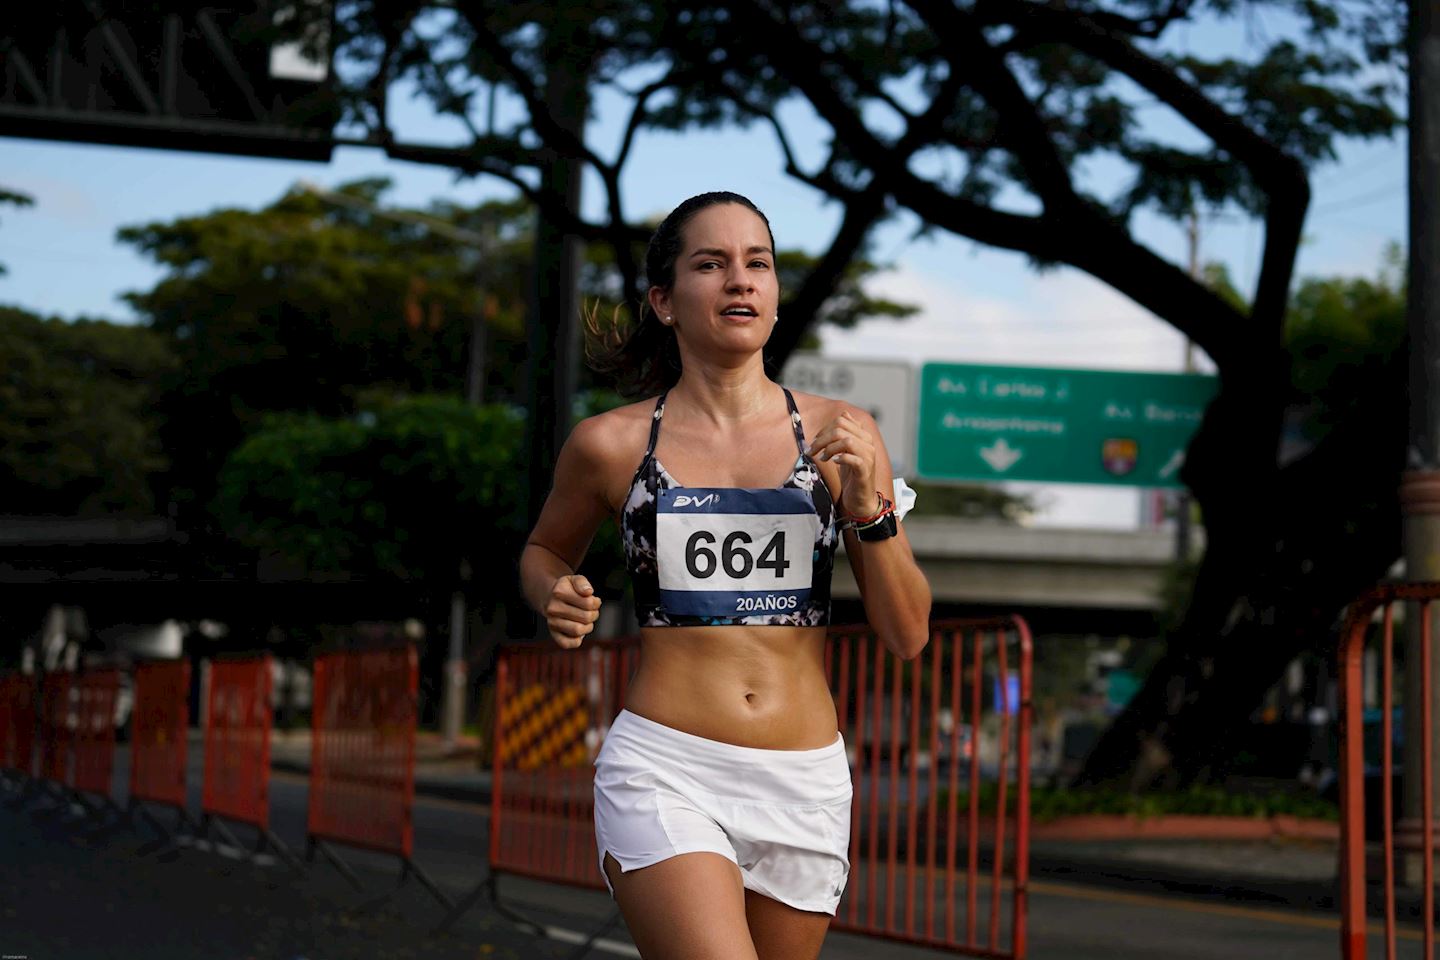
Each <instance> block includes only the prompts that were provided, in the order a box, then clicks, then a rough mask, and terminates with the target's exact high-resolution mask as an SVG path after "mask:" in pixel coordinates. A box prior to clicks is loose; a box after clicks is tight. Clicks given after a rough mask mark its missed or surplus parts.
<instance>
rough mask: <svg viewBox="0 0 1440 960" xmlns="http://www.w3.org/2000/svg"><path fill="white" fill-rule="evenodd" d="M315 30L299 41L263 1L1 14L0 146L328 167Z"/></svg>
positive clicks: (63, 0) (322, 53)
mask: <svg viewBox="0 0 1440 960" xmlns="http://www.w3.org/2000/svg"><path fill="white" fill-rule="evenodd" d="M327 22H328V21H325V20H324V19H322V20H320V21H317V23H316V24H314V25H312V26H311V28H310V35H309V36H308V37H304V36H301V35H299V34H298V30H290V31H287V30H285V29H284V24H283V23H278V24H277V22H276V17H275V15H274V14H273V13H272V11H271V5H270V4H269V3H268V2H264V0H262V2H259V3H256V2H254V0H251V2H248V3H242V4H233V3H232V4H230V5H228V6H227V5H225V4H223V3H221V4H219V5H208V6H205V7H203V8H202V7H198V6H197V5H196V4H193V3H178V2H177V3H155V2H151V3H136V2H116V0H108V2H101V0H60V2H43V3H36V4H34V5H33V8H32V9H30V10H22V11H16V10H13V9H12V10H11V11H9V12H7V14H6V16H5V17H4V18H0V136H20V137H38V138H42V139H51V140H68V141H74V142H79V143H106V144H117V145H124V146H142V147H159V148H165V149H179V150H202V151H207V152H213V153H229V154H246V155H251V156H267V157H282V158H288V159H305V160H319V161H324V160H328V159H329V157H330V153H331V150H332V149H333V147H334V144H335V139H334V136H333V132H334V127H335V124H336V121H337V120H338V118H339V103H338V100H337V98H336V96H335V95H334V91H333V89H332V85H331V83H330V76H331V70H330V53H329V35H328V33H327V32H326V24H327ZM307 39H308V40H310V41H312V42H311V43H309V44H308V45H307V44H305V43H304V42H303V41H304V40H307ZM307 46H308V47H310V48H311V49H309V51H308V53H307V51H306V47H307Z"/></svg>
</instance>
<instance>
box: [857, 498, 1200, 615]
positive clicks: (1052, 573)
mask: <svg viewBox="0 0 1440 960" xmlns="http://www.w3.org/2000/svg"><path fill="white" fill-rule="evenodd" d="M905 532H906V533H907V534H908V535H909V537H910V543H911V545H912V547H913V548H914V551H915V558H916V560H918V561H919V563H920V567H921V569H923V570H924V571H925V575H926V577H927V578H928V579H929V581H930V587H931V590H933V591H934V597H935V603H936V605H937V607H938V606H939V605H941V604H945V605H947V606H948V605H964V606H970V605H979V606H985V607H1013V608H1025V609H1037V608H1063V609H1068V610H1075V609H1082V608H1086V609H1092V610H1096V611H1100V610H1106V611H1115V612H1120V611H1126V612H1131V613H1142V614H1149V615H1154V614H1156V613H1158V612H1159V610H1160V588H1161V582H1162V579H1163V575H1164V572H1165V568H1166V567H1167V566H1168V565H1169V563H1170V562H1171V560H1172V559H1173V557H1174V555H1175V535H1174V533H1172V532H1169V531H1154V530H1134V531H1131V530H1123V531H1122V530H1068V529H1056V528H1049V527H1022V526H1013V525H1009V524H1002V523H995V522H985V521H975V520H958V519H953V518H948V517H917V516H912V517H910V518H909V519H907V520H906V521H905ZM1197 534H1198V531H1197ZM1202 546H1203V537H1202V536H1199V535H1197V536H1196V543H1195V548H1196V549H1197V550H1198V549H1200V548H1202ZM836 568H837V569H836V575H835V580H834V591H835V597H836V599H850V598H856V597H858V596H859V592H858V591H857V590H856V588H855V578H854V576H853V575H852V574H851V572H850V565H849V563H848V562H847V561H846V559H845V554H844V551H843V550H841V551H840V553H839V555H838V556H837V557H836Z"/></svg>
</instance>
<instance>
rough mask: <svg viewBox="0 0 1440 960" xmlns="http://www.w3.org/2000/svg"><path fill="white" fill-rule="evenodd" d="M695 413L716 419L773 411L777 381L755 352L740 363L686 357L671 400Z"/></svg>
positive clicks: (739, 418)
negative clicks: (775, 382) (703, 360)
mask: <svg viewBox="0 0 1440 960" xmlns="http://www.w3.org/2000/svg"><path fill="white" fill-rule="evenodd" d="M676 397H678V398H680V401H681V404H682V406H683V407H685V408H686V409H687V410H689V411H691V412H692V414H694V415H697V416H701V417H705V418H707V419H710V420H713V421H714V422H716V423H724V422H732V421H738V420H749V419H752V418H753V417H756V416H763V415H765V414H770V413H773V412H774V404H775V384H774V382H772V381H771V379H770V378H769V377H767V376H765V363H764V360H763V359H762V358H761V356H760V354H758V353H757V354H755V355H754V356H753V357H751V358H750V359H748V360H747V361H746V362H745V363H744V364H742V365H741V366H738V367H722V366H718V365H715V364H705V363H696V362H694V361H693V360H690V359H687V360H685V361H684V372H682V373H681V374H680V379H679V381H678V382H676V384H675V386H673V387H671V388H670V398H671V400H673V399H675V398H676Z"/></svg>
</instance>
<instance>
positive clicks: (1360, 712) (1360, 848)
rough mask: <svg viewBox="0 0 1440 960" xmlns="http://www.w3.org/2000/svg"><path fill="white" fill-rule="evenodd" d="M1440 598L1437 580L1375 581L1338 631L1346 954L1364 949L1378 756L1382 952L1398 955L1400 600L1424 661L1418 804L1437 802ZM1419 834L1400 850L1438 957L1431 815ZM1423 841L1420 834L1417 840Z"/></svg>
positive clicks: (1356, 959)
mask: <svg viewBox="0 0 1440 960" xmlns="http://www.w3.org/2000/svg"><path fill="white" fill-rule="evenodd" d="M1436 599H1440V583H1404V584H1386V585H1382V586H1379V587H1376V588H1374V589H1372V590H1370V591H1368V592H1366V593H1365V594H1363V595H1362V596H1360V597H1359V598H1358V599H1357V600H1356V601H1355V602H1354V603H1352V604H1351V605H1350V610H1349V613H1348V615H1347V617H1346V621H1345V628H1344V632H1343V634H1342V635H1341V638H1340V654H1339V660H1340V711H1341V718H1340V719H1341V723H1340V726H1341V737H1342V740H1341V748H1340V790H1341V794H1340V806H1341V810H1340V883H1341V902H1340V910H1341V919H1340V943H1341V955H1342V956H1343V957H1344V958H1345V960H1365V957H1366V926H1367V925H1366V900H1367V897H1366V894H1367V886H1366V869H1365V868H1366V863H1365V859H1366V843H1365V840H1366V837H1365V826H1366V820H1367V817H1366V809H1365V794H1366V790H1365V779H1366V776H1365V774H1366V762H1367V759H1368V760H1369V761H1370V762H1376V761H1378V762H1379V767H1380V776H1379V779H1380V791H1379V792H1380V809H1379V811H1378V817H1377V819H1378V820H1379V821H1380V825H1381V842H1382V846H1381V853H1382V856H1383V867H1382V868H1381V869H1382V872H1383V874H1384V913H1385V933H1384V935H1385V956H1386V958H1387V960H1394V957H1395V955H1396V935H1397V927H1396V912H1397V911H1396V889H1395V888H1396V849H1397V843H1396V840H1397V830H1396V823H1395V805H1394V804H1395V797H1394V787H1393V783H1392V773H1393V770H1394V765H1395V762H1396V757H1395V750H1394V743H1395V725H1394V724H1395V714H1396V712H1397V709H1398V708H1402V707H1404V708H1408V706H1409V705H1408V704H1405V703H1403V699H1404V698H1403V697H1402V698H1400V702H1397V698H1396V696H1395V689H1394V679H1395V676H1394V674H1395V670H1394V665H1395V654H1396V650H1395V604H1396V603H1403V602H1410V603H1413V604H1414V606H1411V607H1409V608H1408V611H1407V613H1406V616H1407V617H1409V616H1414V617H1418V623H1419V624H1420V650H1421V655H1420V663H1418V664H1409V665H1407V669H1408V670H1409V671H1415V672H1418V679H1419V683H1418V685H1417V684H1414V683H1411V684H1407V689H1408V690H1409V692H1411V693H1413V694H1414V695H1417V696H1418V697H1419V700H1420V705H1419V706H1420V728H1421V738H1420V740H1421V742H1420V764H1421V771H1420V784H1421V786H1420V789H1421V809H1422V810H1424V811H1427V812H1428V811H1432V810H1434V799H1435V798H1434V796H1433V788H1432V784H1433V779H1434V770H1433V763H1432V760H1431V754H1432V750H1433V747H1434V744H1433V732H1432V717H1431V697H1432V696H1433V695H1434V690H1433V689H1432V687H1431V683H1430V677H1431V663H1432V661H1433V657H1434V653H1433V644H1432V636H1431V632H1432V630H1431V623H1430V616H1431V604H1432V603H1433V602H1434V601H1435V600H1436ZM1377 615H1378V616H1379V617H1380V630H1379V631H1378V637H1374V638H1373V639H1374V642H1375V643H1376V645H1377V647H1378V650H1377V652H1378V654H1379V669H1380V676H1379V677H1378V680H1379V700H1380V717H1379V720H1380V743H1379V751H1378V752H1379V756H1378V757H1377V756H1371V757H1369V758H1367V757H1366V755H1365V754H1366V751H1365V739H1366V737H1365V687H1366V683H1365V652H1366V649H1367V640H1370V639H1371V637H1370V634H1371V633H1372V631H1371V630H1370V627H1371V624H1372V623H1373V622H1374V621H1375V618H1376V617H1377ZM1420 820H1421V823H1420V824H1419V830H1418V836H1416V837H1409V838H1407V839H1408V840H1409V842H1408V843H1406V844H1404V846H1405V848H1406V850H1405V852H1404V853H1402V856H1403V855H1406V854H1409V855H1414V854H1416V853H1418V855H1419V859H1420V867H1421V871H1422V876H1421V883H1420V896H1421V900H1422V906H1421V913H1420V916H1421V918H1422V924H1423V932H1422V934H1421V937H1422V940H1423V945H1424V952H1423V954H1422V956H1423V957H1424V958H1425V960H1434V957H1435V922H1434V917H1435V875H1434V864H1435V836H1434V824H1433V821H1432V819H1431V817H1430V816H1422V817H1421V818H1420ZM1416 841H1418V842H1416Z"/></svg>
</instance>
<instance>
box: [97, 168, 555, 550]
mask: <svg viewBox="0 0 1440 960" xmlns="http://www.w3.org/2000/svg"><path fill="white" fill-rule="evenodd" d="M388 188H389V182H388V181H387V180H383V179H369V180H360V181H356V182H354V183H350V184H347V185H345V186H342V187H340V188H338V192H339V193H340V194H342V195H344V196H350V197H353V198H355V199H356V200H357V201H360V202H362V203H367V202H375V201H378V200H379V199H380V198H381V197H382V196H383V195H384V193H385V191H386V190H387V189H388ZM400 213H401V214H402V215H404V214H410V215H412V216H413V217H414V218H415V219H412V220H409V221H405V222H396V221H395V220H393V219H388V218H384V217H379V216H376V215H374V214H372V213H370V212H368V211H367V210H365V209H363V208H360V209H356V208H354V207H352V206H350V205H348V204H337V203H332V202H328V201H324V200H322V199H320V198H319V197H317V196H315V195H313V194H311V193H308V192H305V191H301V190H296V191H292V192H290V193H287V194H286V195H285V196H283V197H281V198H280V199H279V200H277V201H276V202H275V203H273V204H271V205H270V206H268V207H266V208H264V209H261V210H258V211H249V210H233V209H232V210H217V211H213V212H211V213H207V214H203V215H200V216H195V217H184V218H180V219H178V220H175V221H172V222H168V223H151V224H145V225H141V226H131V227H126V228H124V229H122V230H121V231H120V233H119V238H120V240H121V241H122V242H125V243H129V244H132V245H134V246H135V247H137V248H138V249H139V250H140V251H141V252H143V253H146V254H148V255H150V256H151V257H152V258H153V259H154V260H155V261H156V262H158V263H159V264H161V265H162V266H164V267H167V268H169V273H168V274H167V275H166V276H165V277H164V278H163V279H162V280H161V281H160V282H159V283H158V284H156V286H155V287H154V288H153V289H151V290H149V291H146V292H136V293H131V294H129V295H128V296H127V299H128V300H129V301H130V303H131V304H132V305H133V306H134V307H135V309H136V310H137V311H139V312H140V313H141V314H142V315H143V316H144V317H145V318H146V319H147V322H148V325H149V326H150V328H151V329H152V330H154V331H156V332H157V333H159V334H162V335H163V336H164V337H165V338H166V339H168V340H169V341H170V343H171V344H172V347H173V349H174V350H175V352H176V353H177V354H178V355H179V358H180V360H181V364H180V366H179V367H178V369H177V370H176V371H175V373H174V375H173V376H171V377H170V378H168V380H167V381H166V383H165V384H164V388H165V390H164V400H163V402H162V404H161V413H162V414H163V417H164V421H165V434H164V439H165V442H166V446H167V448H168V449H169V450H171V451H172V455H173V457H174V459H175V466H174V469H173V471H172V472H171V475H170V477H169V478H168V479H169V482H170V484H171V489H170V490H169V491H168V493H169V496H170V498H171V499H172V500H174V501H176V502H179V503H182V504H189V505H190V506H191V507H193V508H198V507H200V506H202V505H203V504H205V503H206V502H208V501H209V500H210V499H211V497H212V496H213V492H214V483H215V477H216V476H217V474H218V472H219V469H220V466H221V464H222V463H223V462H224V461H225V458H226V457H227V456H228V455H229V454H230V452H231V451H232V450H233V449H234V448H235V447H236V446H237V445H238V444H240V443H241V442H242V440H243V439H244V438H245V437H246V436H247V435H248V434H250V433H252V432H254V431H256V430H258V429H260V428H261V425H262V424H263V423H264V422H265V419H266V418H267V417H268V416H269V415H271V414H273V413H277V412H284V411H311V412H313V413H315V414H318V415H320V416H324V417H335V418H344V417H348V416H353V415H354V414H355V413H356V412H357V411H358V409H359V407H358V397H359V396H360V394H362V393H364V392H365V391H375V390H380V391H383V392H390V393H395V394H409V393H416V394H419V393H456V394H458V393H460V392H461V391H462V390H463V388H464V384H465V376H466V367H467V363H468V356H469V354H468V350H469V341H470V333H471V326H472V320H473V318H474V317H475V316H476V315H477V313H483V315H484V317H485V322H486V326H487V344H486V348H487V360H488V363H487V382H488V383H489V384H491V385H492V390H491V395H492V396H494V395H499V396H501V397H504V396H506V395H509V396H514V395H515V393H516V392H517V391H518V389H519V385H518V382H517V381H518V372H517V371H518V370H519V369H520V368H521V363H520V361H521V359H522V358H523V356H524V343H523V340H524V338H523V333H522V329H521V323H522V320H521V317H522V306H521V305H522V304H523V296H522V291H523V287H524V272H525V271H524V263H525V261H526V257H527V255H528V224H529V214H528V209H527V208H526V207H525V205H523V204H516V203H511V202H504V203H500V202H496V203H487V204H483V205H481V206H480V207H477V208H474V209H468V208H460V207H455V206H437V207H435V208H433V209H431V210H429V211H401V212H400ZM426 217H428V218H432V219H437V220H441V221H444V222H446V223H449V224H451V225H453V226H457V227H462V228H464V229H467V230H471V231H474V232H478V233H481V234H483V235H485V236H488V237H492V238H493V239H494V243H493V245H492V246H490V248H489V249H488V250H487V251H486V253H485V256H484V257H483V262H482V257H481V254H480V252H479V251H477V250H475V249H473V248H469V247H465V246H463V245H457V244H456V243H455V242H453V241H451V240H448V239H445V238H444V237H440V236H438V235H436V234H435V233H434V232H432V231H429V230H427V229H425V228H424V227H423V226H421V225H419V222H418V221H419V220H420V219H423V218H426ZM189 521H190V524H191V525H192V526H195V525H197V524H198V523H199V522H200V518H199V517H197V516H193V515H192V516H191V517H190V518H189Z"/></svg>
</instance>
